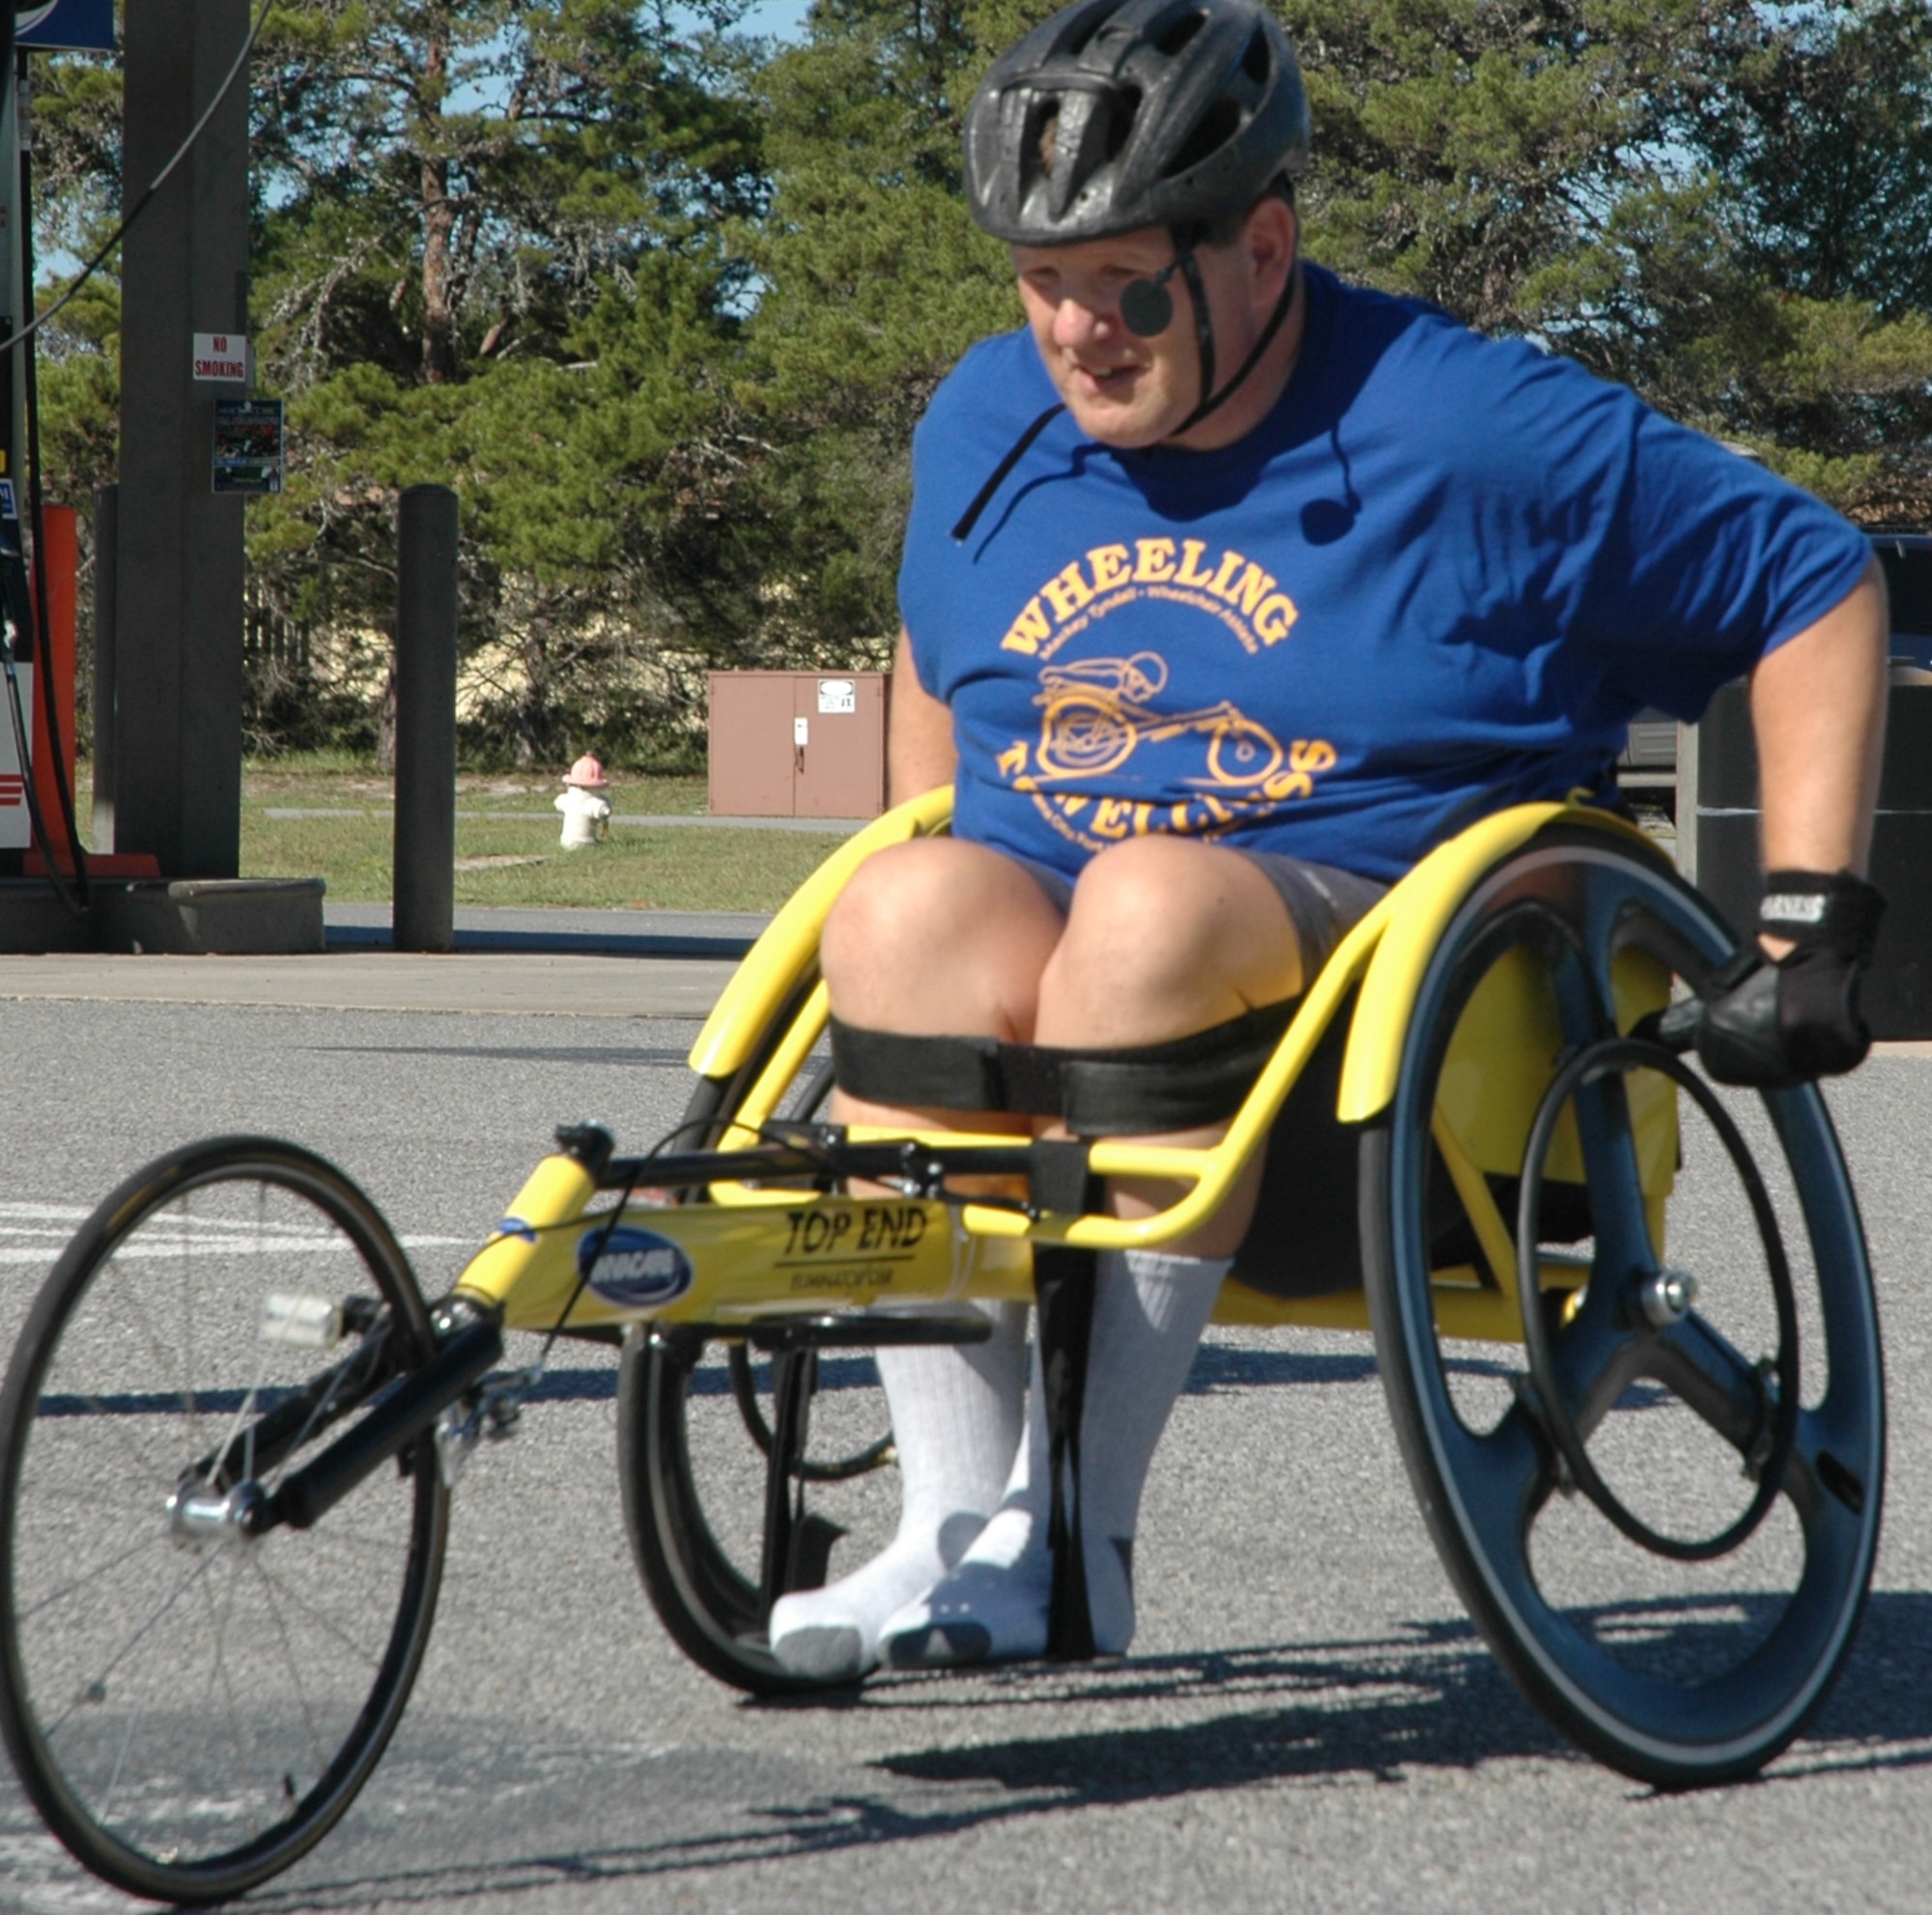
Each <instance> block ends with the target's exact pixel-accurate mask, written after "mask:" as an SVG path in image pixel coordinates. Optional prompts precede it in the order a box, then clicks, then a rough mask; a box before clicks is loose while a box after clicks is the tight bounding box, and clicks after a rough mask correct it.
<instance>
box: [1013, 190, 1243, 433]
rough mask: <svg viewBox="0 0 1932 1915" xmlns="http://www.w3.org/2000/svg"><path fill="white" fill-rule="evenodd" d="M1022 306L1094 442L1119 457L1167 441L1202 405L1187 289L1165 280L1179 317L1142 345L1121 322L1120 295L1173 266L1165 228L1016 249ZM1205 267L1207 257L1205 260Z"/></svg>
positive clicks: (1043, 355) (1177, 279) (1070, 407)
mask: <svg viewBox="0 0 1932 1915" xmlns="http://www.w3.org/2000/svg"><path fill="white" fill-rule="evenodd" d="M1012 255H1013V267H1014V270H1015V271H1016V272H1018V274H1019V284H1020V302H1021V304H1022V305H1023V306H1024V307H1025V308H1026V316H1027V324H1028V326H1029V327H1031V328H1032V329H1033V337H1034V344H1035V345H1036V346H1037V347H1038V349H1039V357H1040V359H1041V362H1042V363H1043V364H1044V365H1045V367H1046V370H1047V374H1048V376H1049V377H1050V378H1051V379H1052V381H1053V383H1054V385H1055V386H1056V387H1058V389H1059V392H1060V396H1061V397H1062V398H1063V399H1064V400H1065V401H1066V409H1067V411H1068V412H1070V413H1071V414H1073V416H1074V419H1075V420H1076V421H1077V422H1078V424H1079V427H1080V430H1081V431H1082V432H1084V433H1085V434H1086V435H1087V437H1088V438H1090V439H1094V440H1098V441H1099V443H1101V444H1103V445H1115V446H1119V447H1121V448H1122V450H1126V449H1129V448H1131V447H1134V446H1141V445H1152V444H1155V443H1158V442H1159V441H1161V440H1163V439H1165V438H1167V437H1168V436H1169V435H1170V434H1171V433H1172V432H1173V431H1174V429H1175V427H1176V426H1178V425H1179V423H1180V422H1181V420H1182V419H1184V418H1185V417H1186V416H1187V414H1189V413H1190V412H1192V411H1193V410H1194V407H1195V406H1196V404H1197V403H1198V402H1199V401H1200V398H1201V363H1200V353H1199V350H1198V348H1197V347H1196V344H1195V337H1194V314H1193V307H1192V302H1191V300H1190V296H1189V294H1188V290H1187V282H1186V280H1185V279H1184V278H1183V277H1182V275H1181V274H1179V273H1178V272H1177V273H1176V274H1175V275H1174V277H1173V278H1171V279H1170V280H1169V281H1168V282H1167V290H1168V291H1169V292H1170V293H1171V294H1173V296H1174V319H1173V322H1172V323H1171V324H1170V325H1169V326H1168V328H1167V329H1166V331H1164V332H1162V333H1160V334H1158V335H1157V336H1156V337H1154V338H1151V339H1142V338H1139V337H1137V336H1136V335H1135V334H1134V333H1132V332H1129V331H1128V330H1127V328H1126V325H1125V323H1124V322H1123V321H1122V318H1121V294H1122V291H1123V290H1124V289H1125V287H1126V286H1127V285H1128V283H1129V282H1130V281H1132V280H1135V279H1151V278H1152V277H1153V275H1154V274H1155V273H1157V272H1159V271H1160V270H1161V268H1162V267H1164V266H1170V265H1172V264H1173V262H1174V241H1173V239H1172V238H1171V237H1170V236H1169V234H1168V232H1167V229H1166V228H1165V227H1162V226H1150V227H1146V228H1144V229H1143V230H1142V231H1140V232H1138V233H1126V234H1123V235H1122V236H1121V237H1120V238H1119V239H1114V240H1083V241H1081V242H1080V243H1077V244H1074V245H1067V246H1014V247H1013V248H1012ZM1199 257H1200V258H1201V260H1202V262H1203V265H1204V266H1206V264H1207V253H1206V251H1204V252H1203V253H1202V254H1201V255H1199Z"/></svg>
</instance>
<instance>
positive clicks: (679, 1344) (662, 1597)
mask: <svg viewBox="0 0 1932 1915" xmlns="http://www.w3.org/2000/svg"><path fill="white" fill-rule="evenodd" d="M741 1082H742V1080H738V1081H732V1082H725V1081H710V1080H707V1081H704V1082H701V1083H700V1084H699V1085H698V1087H697V1090H696V1094H695V1096H694V1097H693V1099H692V1102H691V1106H690V1108H689V1110H688V1111H687V1112H686V1123H687V1125H688V1126H689V1127H690V1128H689V1129H688V1130H687V1132H686V1133H685V1134H686V1136H687V1138H688V1139H689V1140H690V1142H691V1145H692V1147H693V1148H700V1147H702V1145H703V1144H705V1143H708V1142H711V1141H714V1140H715V1139H716V1138H717V1137H718V1136H719V1135H720V1134H722V1132H723V1129H724V1127H725V1122H726V1120H727V1119H728V1118H729V1116H730V1115H731V1113H732V1111H734V1110H735V1109H736V1108H737V1107H738V1101H739V1096H740V1094H741V1093H740V1083H741ZM830 1084H831V1079H830V1072H829V1070H828V1071H824V1072H819V1073H818V1075H817V1076H816V1077H814V1078H813V1079H812V1080H810V1082H808V1083H807V1084H806V1085H805V1086H804V1087H803V1088H802V1091H801V1094H800V1096H799V1097H798V1099H797V1100H796V1102H795V1105H794V1107H793V1108H792V1109H791V1110H790V1111H789V1113H788V1114H789V1115H792V1116H795V1117H804V1116H808V1115H810V1113H811V1111H812V1110H814V1109H815V1108H816V1107H817V1105H818V1103H819V1102H820V1101H821V1100H823V1098H824V1096H825V1095H826V1093H827V1092H828V1091H829V1089H830ZM807 1362H808V1367H807V1371H806V1374H805V1378H804V1386H805V1387H806V1389H807V1390H808V1392H809V1393H810V1417H811V1422H812V1429H813V1437H812V1441H811V1443H810V1447H809V1449H808V1451H807V1453H806V1456H805V1458H804V1460H803V1462H802V1464H801V1466H800V1467H799V1468H798V1469H797V1471H796V1472H794V1476H793V1484H794V1494H795V1496H796V1497H797V1500H798V1509H799V1516H800V1521H799V1523H798V1524H797V1526H796V1528H795V1530H794V1535H795V1538H796V1540H795V1542H794V1545H793V1548H792V1550H791V1551H790V1553H789V1560H788V1561H786V1562H785V1563H784V1564H782V1565H776V1566H775V1565H770V1564H768V1563H767V1562H766V1560H765V1551H766V1540H765V1530H764V1498H765V1492H766V1474H765V1470H766V1445H767V1443H769V1441H770V1432H771V1426H772V1424H773V1423H774V1421H775V1420H776V1411H775V1407H774V1400H773V1399H774V1395H775V1388H774V1384H775V1375H774V1372H775V1369H776V1361H775V1360H774V1359H772V1358H767V1357H766V1356H764V1355H763V1354H762V1353H760V1352H758V1351H756V1350H754V1349H753V1348H752V1347H751V1346H750V1345H749V1344H748V1343H747V1342H746V1341H745V1340H744V1339H742V1338H725V1337H720V1336H715V1335H708V1334H706V1333H704V1332H702V1331H695V1330H690V1329H675V1328H667V1329H647V1330H641V1331H633V1332H632V1334H631V1335H630V1337H629V1338H628V1339H627V1340H626V1342H625V1346H624V1357H623V1368H622V1373H621V1376H620V1379H619V1383H618V1389H617V1478H618V1484H619V1488H620V1492H621V1495H622V1498H623V1505H624V1523H625V1528H626V1529H628V1530H629V1532H630V1537H631V1551H632V1555H633V1557H634V1558H636V1561H637V1565H638V1574H639V1578H640V1580H641V1581H642V1583H643V1586H644V1591H645V1593H646V1594H647V1595H648V1596H649V1597H650V1600H651V1606H652V1607H653V1608H654V1609H655V1610H656V1611H657V1613H658V1616H659V1618H660V1620H661V1621H662V1622H663V1623H664V1626H665V1628H666V1629H667V1630H668V1632H669V1633H670V1636H671V1639H672V1640H673V1641H674V1642H675V1643H677V1645H678V1646H679V1647H680V1648H681V1649H683V1650H684V1652H685V1654H686V1655H688V1656H690V1658H691V1659H692V1661H694V1662H695V1663H696V1664H697V1666H698V1667H699V1668H700V1669H703V1670H705V1671H707V1672H709V1673H710V1674H712V1675H715V1676H716V1677H717V1678H718V1679H719V1680H720V1681H721V1682H725V1683H729V1684H730V1685H731V1686H732V1687H733V1688H736V1689H743V1690H746V1691H748V1692H749V1693H750V1694H753V1695H756V1696H785V1695H803V1694H806V1693H809V1692H812V1691H816V1690H821V1689H823V1688H825V1687H826V1686H827V1685H826V1684H825V1683H823V1682H822V1681H819V1680H816V1679H814V1678H811V1677H809V1676H801V1675H797V1674H794V1673H793V1672H791V1671H789V1670H787V1669H785V1668H784V1667H782V1665H781V1664H780V1662H779V1661H778V1659H777V1658H776V1657H775V1656H774V1655H773V1654H772V1652H771V1648H770V1646H769V1644H768V1643H767V1641H766V1637H765V1619H766V1615H767V1611H768V1601H767V1597H768V1592H769V1591H777V1592H780V1593H782V1592H783V1591H784V1590H786V1589H794V1588H807V1587H812V1586H817V1585H818V1584H820V1583H823V1582H825V1581H826V1580H828V1566H829V1561H830V1555H831V1552H832V1550H833V1547H834V1546H835V1545H838V1546H839V1549H840V1554H841V1559H850V1560H853V1561H861V1560H864V1559H865V1558H866V1557H867V1556H869V1555H870V1554H871V1553H872V1552H873V1551H874V1550H876V1549H882V1548H884V1547H885V1545H886V1543H887V1542H888V1541H890V1540H891V1536H892V1528H893V1523H894V1520H895V1517H896V1513H897V1489H898V1484H897V1479H896V1472H889V1471H886V1470H884V1469H883V1468H882V1467H881V1466H883V1465H885V1464H887V1463H889V1462H891V1460H892V1449H891V1443H890V1436H891V1421H890V1417H889V1415H888V1414H887V1411H886V1407H885V1398H884V1394H883V1392H882V1391H881V1390H880V1389H879V1386H878V1380H877V1376H876V1373H875V1372H874V1370H873V1368H872V1364H871V1360H870V1358H869V1357H868V1356H867V1355H866V1354H865V1353H864V1352H861V1351H856V1350H838V1351H829V1352H827V1353H825V1354H824V1355H823V1356H822V1357H820V1358H811V1359H807ZM875 1472H876V1473H875ZM848 1539H849V1540H848Z"/></svg>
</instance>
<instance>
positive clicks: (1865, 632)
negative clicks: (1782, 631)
mask: <svg viewBox="0 0 1932 1915" xmlns="http://www.w3.org/2000/svg"><path fill="white" fill-rule="evenodd" d="M1889 635H1890V621H1889V617H1888V615H1887V611H1886V598H1885V572H1884V570H1883V568H1882V567H1881V566H1880V564H1879V562H1878V559H1877V558H1876V557H1874V558H1873V559H1872V561H1871V563H1870V565H1869V566H1867V567H1866V569H1865V575H1864V577H1863V578H1862V579H1861V580H1860V581H1859V583H1858V585H1857V586H1854V587H1853V589H1852V590H1851V592H1850V593H1849V594H1848V595H1847V596H1846V597H1844V598H1842V599H1840V600H1839V601H1838V603H1837V604H1836V605H1835V606H1833V608H1832V610H1831V611H1830V612H1828V613H1826V615H1824V617H1822V618H1820V619H1819V620H1818V622H1817V623H1816V624H1815V625H1809V626H1807V627H1806V628H1805V629H1804V631H1802V632H1800V633H1799V634H1798V636H1797V637H1796V638H1795V639H1791V640H1789V641H1787V642H1786V643H1784V644H1781V645H1779V646H1778V648H1777V649H1776V651H1775V652H1773V653H1771V655H1770V656H1769V657H1767V658H1765V659H1764V660H1763V661H1762V662H1761V663H1760V664H1759V665H1758V668H1757V670H1756V671H1755V672H1752V673H1751V681H1750V703H1751V725H1752V728H1753V729H1754V730H1755V731H1756V733H1757V761H1758V788H1759V791H1760V793H1761V801H1762V804H1763V807H1764V825H1763V828H1764V844H1763V850H1764V868H1765V870H1766V871H1807V872H1836V871H1852V872H1858V874H1859V875H1860V876H1861V877H1862V876H1863V875H1864V872H1865V866H1866V861H1867V860H1868V859H1869V858H1870V856H1871V831H1872V812H1873V809H1874V808H1875V806H1876V805H1877V803H1878V774H1879V761H1880V758H1881V757H1882V756H1883V754H1884V751H1885V703H1886V672H1885V660H1886V650H1887V645H1888V642H1889Z"/></svg>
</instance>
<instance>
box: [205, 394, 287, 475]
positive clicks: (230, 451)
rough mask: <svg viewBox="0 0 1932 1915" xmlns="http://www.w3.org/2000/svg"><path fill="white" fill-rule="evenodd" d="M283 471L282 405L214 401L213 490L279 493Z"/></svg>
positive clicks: (260, 401)
mask: <svg viewBox="0 0 1932 1915" xmlns="http://www.w3.org/2000/svg"><path fill="white" fill-rule="evenodd" d="M283 470H284V456H283V434H282V402H281V401H280V400H279V399H217V400H216V401H215V402H214V490H215V491H216V492H258V493H259V492H279V491H281V489H282V472H283Z"/></svg>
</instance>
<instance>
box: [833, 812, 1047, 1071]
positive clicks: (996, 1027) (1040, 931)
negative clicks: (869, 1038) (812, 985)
mask: <svg viewBox="0 0 1932 1915" xmlns="http://www.w3.org/2000/svg"><path fill="white" fill-rule="evenodd" d="M1062 923H1063V920H1062V919H1061V916H1060V912H1059V909H1058V907H1057V906H1056V905H1055V904H1054V903H1053V902H1052V901H1051V900H1049V899H1048V898H1047V896H1046V894H1045V893H1044V892H1043V891H1042V890H1041V889H1040V888H1039V886H1038V885H1037V884H1036V883H1035V882H1034V881H1033V879H1032V878H1031V877H1029V876H1028V875H1027V873H1026V872H1025V871H1024V870H1022V869H1021V868H1020V867H1019V866H1017V865H1015V864H1014V863H1013V862H1012V861H1011V860H1010V859H1008V858H1003V857H1001V856H1000V855H999V854H998V853H997V852H993V851H988V850H986V849H985V848H984V847H983V846H981V845H977V844H967V843H961V842H959V841H956V840H952V839H944V838H940V839H921V840H916V841H914V842H913V843H907V844H895V845H892V846H889V847H888V848H887V849H885V850H883V851H881V852H879V853H877V854H876V855H875V856H873V857H871V858H869V859H867V861H866V863H865V864H863V865H861V866H860V867H859V869H858V871H856V872H854V873H853V874H852V876H851V878H850V879H849V880H848V881H847V883H846V885H845V888H844V889H843V890H842V891H841V892H840V893H839V895H838V899H837V900H836V901H835V902H834V904H833V907H832V911H831V913H830V915H829V916H828V918H827V919H826V924H825V932H824V936H823V938H822V940H821V942H820V964H821V967H822V969H823V971H824V973H825V980H826V984H827V986H828V988H829V989H830V991H831V994H832V1001H833V1006H834V1008H835V1010H837V1011H838V1014H839V1015H841V1016H843V1017H844V1018H845V1019H846V1020H847V1021H848V1022H852V1023H860V1024H866V1023H872V1022H876V1023H878V1024H880V1025H882V1026H883V1027H885V1028H889V1029H908V1028H910V1029H922V1028H931V1029H934V1030H952V1029H956V1030H961V1031H968V1032H970V1031H979V1030H988V1031H1000V1032H1002V1033H1004V1030H1005V1027H1006V1026H1007V1025H1008V1024H1009V1022H1011V1021H1012V1018H1013V1016H1014V1015H1015V1011H1016V1007H1017V1006H1019V1005H1020V1004H1022V1003H1023V1004H1024V1005H1026V1006H1028V1007H1030V1005H1031V1000H1032V994H1033V991H1034V988H1035V986H1036V985H1037V980H1038V976H1039V973H1040V971H1041V969H1042V968H1043V967H1044V965H1045V963H1046V961H1047V958H1048V957H1050V956H1051V954H1052V950H1053V946H1054V944H1055V942H1056V941H1057V939H1058V937H1059V935H1060V930H1061V927H1062ZM914 999H920V1000H923V1002H924V1005H925V1009H924V1010H923V1011H922V1012H921V1013H919V1014H918V1015H912V1016H911V1020H910V1021H908V1016H909V1007H910V1005H911V1003H912V1001H913V1000H914ZM1029 1015H1030V1012H1029ZM935 1018H936V1019H937V1021H934V1019H935Z"/></svg>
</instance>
